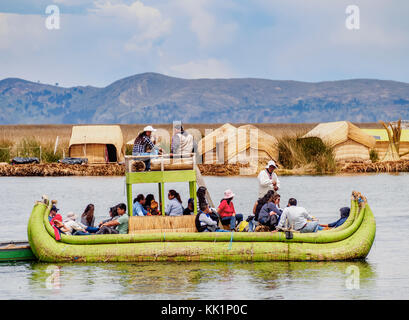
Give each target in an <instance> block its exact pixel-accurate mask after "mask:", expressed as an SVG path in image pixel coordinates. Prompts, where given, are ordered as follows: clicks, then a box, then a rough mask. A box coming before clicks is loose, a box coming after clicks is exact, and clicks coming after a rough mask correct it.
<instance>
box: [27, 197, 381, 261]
mask: <svg viewBox="0 0 409 320" xmlns="http://www.w3.org/2000/svg"><path fill="white" fill-rule="evenodd" d="M50 208H51V205H47V204H45V203H43V202H37V203H36V204H35V205H34V208H33V211H32V213H31V216H30V220H29V223H28V239H29V242H30V246H31V248H32V250H33V253H34V255H35V256H36V257H37V258H38V260H40V261H45V262H64V261H66V262H117V261H330V260H354V259H365V257H366V256H367V255H368V253H369V251H370V249H371V247H372V244H373V241H374V238H375V231H376V225H375V218H374V216H373V213H372V211H371V209H370V207H369V205H368V203H367V201H366V198H365V197H363V196H362V195H361V194H359V193H357V192H353V196H352V199H351V211H350V215H349V217H348V219H347V220H346V221H345V222H344V224H343V225H342V226H340V227H338V228H335V229H331V230H326V231H319V232H316V233H299V232H293V237H292V238H291V239H287V237H286V235H285V232H275V233H271V232H232V233H230V232H202V233H199V232H164V231H162V230H158V232H137V231H136V232H135V230H130V233H129V234H120V235H112V234H111V235H90V236H69V235H62V236H61V240H60V241H56V240H55V236H54V231H53V228H52V227H51V225H50V223H49V222H48V214H49V211H50ZM192 217H193V216H192ZM140 218H147V219H164V218H169V217H161V216H154V217H130V219H131V220H134V222H135V221H138V220H137V219H140ZM171 218H172V219H177V218H178V217H171ZM180 218H183V217H180ZM175 221H176V220H175ZM130 225H131V223H130ZM133 231H134V232H133Z"/></svg>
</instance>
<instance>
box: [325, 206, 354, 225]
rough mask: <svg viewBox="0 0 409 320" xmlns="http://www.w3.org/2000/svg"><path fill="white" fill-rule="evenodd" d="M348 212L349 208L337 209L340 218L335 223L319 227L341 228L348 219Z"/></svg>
mask: <svg viewBox="0 0 409 320" xmlns="http://www.w3.org/2000/svg"><path fill="white" fill-rule="evenodd" d="M350 211H351V209H350V208H348V207H343V208H341V209H339V212H340V215H341V217H340V218H339V219H338V220H337V221H335V222H332V223H329V224H320V226H321V227H324V228H325V229H329V228H337V227H339V226H341V225H342V224H343V223H344V222H345V221H346V220H347V219H348V217H349V212H350Z"/></svg>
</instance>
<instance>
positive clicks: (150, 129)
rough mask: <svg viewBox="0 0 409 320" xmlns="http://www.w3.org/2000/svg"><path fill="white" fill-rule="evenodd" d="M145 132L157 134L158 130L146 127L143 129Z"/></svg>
mask: <svg viewBox="0 0 409 320" xmlns="http://www.w3.org/2000/svg"><path fill="white" fill-rule="evenodd" d="M143 131H151V132H155V131H156V129H154V128H153V127H152V126H146V127H145V128H143Z"/></svg>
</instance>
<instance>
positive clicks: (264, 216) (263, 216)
mask: <svg viewBox="0 0 409 320" xmlns="http://www.w3.org/2000/svg"><path fill="white" fill-rule="evenodd" d="M271 211H274V212H275V213H277V219H278V220H280V216H281V213H282V211H281V210H280V209H278V208H277V206H276V205H275V204H274V203H272V202H267V203H266V204H265V205H264V206H263V207H262V208H261V210H260V213H259V214H258V221H259V222H260V223H261V224H263V223H264V221H267V220H268V219H269V217H270V212H271Z"/></svg>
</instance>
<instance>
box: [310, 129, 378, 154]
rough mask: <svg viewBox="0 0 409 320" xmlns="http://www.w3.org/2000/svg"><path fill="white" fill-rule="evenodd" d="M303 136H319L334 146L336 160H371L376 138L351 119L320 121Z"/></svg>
mask: <svg viewBox="0 0 409 320" xmlns="http://www.w3.org/2000/svg"><path fill="white" fill-rule="evenodd" d="M303 137H305V138H306V137H318V138H321V140H322V141H323V142H325V143H327V144H329V145H330V146H331V147H333V148H334V156H335V161H362V160H369V151H370V149H372V148H374V147H375V138H374V137H372V136H371V135H369V134H367V133H365V132H364V131H362V130H361V129H360V128H358V127H357V126H355V125H353V124H352V123H351V122H349V121H337V122H328V123H320V124H319V125H317V126H316V127H315V128H313V129H312V130H311V131H309V132H308V133H307V134H305V135H304V136H303Z"/></svg>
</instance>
